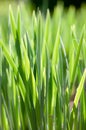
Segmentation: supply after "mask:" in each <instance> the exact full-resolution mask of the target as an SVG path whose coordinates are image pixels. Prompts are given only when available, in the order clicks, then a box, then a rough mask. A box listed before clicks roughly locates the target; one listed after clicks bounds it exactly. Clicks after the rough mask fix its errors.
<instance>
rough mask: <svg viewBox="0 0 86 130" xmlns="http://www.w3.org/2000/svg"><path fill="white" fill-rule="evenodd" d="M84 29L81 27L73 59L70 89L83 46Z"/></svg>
mask: <svg viewBox="0 0 86 130" xmlns="http://www.w3.org/2000/svg"><path fill="white" fill-rule="evenodd" d="M84 29H85V27H83V29H82V34H81V38H80V42H79V45H78V49H77V53H76V58H75V62H74V66H73V71H72V76H71V80H70V88H71V87H72V85H73V83H74V80H75V75H76V69H77V65H78V61H79V55H80V50H81V47H82V44H83V38H84Z"/></svg>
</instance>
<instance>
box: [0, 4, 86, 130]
mask: <svg viewBox="0 0 86 130" xmlns="http://www.w3.org/2000/svg"><path fill="white" fill-rule="evenodd" d="M20 10H21V13H20ZM80 10H81V11H80V14H83V13H84V11H82V9H80ZM13 12H14V10H13V11H12V7H11V6H9V18H8V19H6V26H5V27H6V28H5V29H4V30H3V24H2V25H1V30H0V129H6V130H9V129H11V130H13V129H14V130H20V129H23V130H26V129H28V130H60V129H62V130H72V129H74V130H77V129H79V130H83V129H86V96H85V94H86V93H85V89H84V88H85V87H86V84H85V78H86V69H85V68H86V60H85V59H86V45H85V43H86V31H85V24H86V20H85V17H84V16H81V17H82V19H81V21H80V22H79V21H78V18H79V17H80V14H77V12H76V10H75V8H74V7H70V8H69V10H68V11H65V10H64V9H63V7H61V8H60V6H57V7H56V8H55V10H54V13H53V15H52V16H51V15H50V13H49V10H48V11H47V14H46V17H45V16H43V15H42V14H41V12H40V11H39V10H38V12H36V13H35V11H34V12H33V14H32V15H31V13H30V14H29V13H27V11H26V9H25V7H24V6H23V8H22V9H19V7H18V10H17V11H16V12H17V13H16V14H15V13H13ZM15 16H16V17H15ZM76 16H77V17H76ZM82 21H83V22H82ZM79 26H80V28H79ZM80 29H81V30H80ZM78 31H80V32H78ZM73 90H75V91H74V92H73V94H74V93H75V97H74V100H73V102H74V103H73V106H72V108H71V106H70V103H71V100H70V99H71V95H72V91H73Z"/></svg>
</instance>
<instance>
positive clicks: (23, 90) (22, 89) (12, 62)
mask: <svg viewBox="0 0 86 130" xmlns="http://www.w3.org/2000/svg"><path fill="white" fill-rule="evenodd" d="M0 47H1V48H2V51H3V53H4V56H5V58H6V60H7V61H8V63H9V64H10V66H11V67H12V69H13V72H14V73H15V75H16V76H17V78H18V80H19V84H20V86H19V89H20V92H21V95H22V98H23V100H25V93H26V92H25V91H26V90H25V86H24V83H23V81H22V78H21V76H20V74H19V72H18V70H17V68H16V65H15V63H14V61H13V59H12V58H11V56H10V54H9V52H8V50H7V48H6V47H5V45H4V43H3V42H2V41H0Z"/></svg>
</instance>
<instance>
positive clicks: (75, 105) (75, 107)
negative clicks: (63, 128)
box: [70, 69, 86, 129]
mask: <svg viewBox="0 0 86 130" xmlns="http://www.w3.org/2000/svg"><path fill="white" fill-rule="evenodd" d="M85 78H86V69H85V71H84V73H83V76H82V78H81V81H80V84H79V86H78V88H77V92H76V96H75V99H74V104H73V108H72V111H71V115H70V129H72V126H73V121H74V118H75V117H76V116H77V114H76V109H77V107H78V103H79V100H80V96H81V93H82V90H83V88H84V82H85Z"/></svg>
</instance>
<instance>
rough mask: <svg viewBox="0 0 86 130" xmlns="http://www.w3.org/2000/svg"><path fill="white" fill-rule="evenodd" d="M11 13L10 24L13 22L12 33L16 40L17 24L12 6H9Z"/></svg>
mask: <svg viewBox="0 0 86 130" xmlns="http://www.w3.org/2000/svg"><path fill="white" fill-rule="evenodd" d="M9 12H10V22H11V28H12V33H13V37H14V40H15V38H16V24H15V20H14V16H13V12H12V8H11V5H10V6H9Z"/></svg>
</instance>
